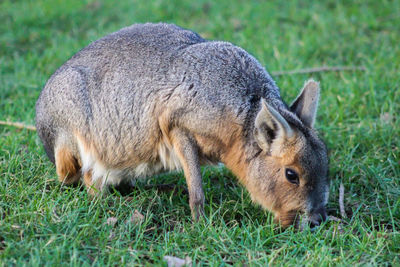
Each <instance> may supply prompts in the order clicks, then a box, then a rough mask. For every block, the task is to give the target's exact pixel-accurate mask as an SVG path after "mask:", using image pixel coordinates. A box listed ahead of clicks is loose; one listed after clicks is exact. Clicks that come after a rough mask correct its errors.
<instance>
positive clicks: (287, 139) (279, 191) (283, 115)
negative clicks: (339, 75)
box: [248, 80, 329, 227]
mask: <svg viewBox="0 0 400 267" xmlns="http://www.w3.org/2000/svg"><path fill="white" fill-rule="evenodd" d="M318 100H319V85H318V83H317V82H315V81H312V80H310V81H308V82H307V83H306V84H305V86H304V88H303V90H302V91H301V93H300V95H299V96H298V97H297V99H296V100H295V101H294V102H293V104H292V105H291V106H290V112H289V111H287V110H285V109H282V110H280V111H278V110H277V109H275V108H273V107H272V106H271V105H269V104H267V103H266V102H265V101H264V100H261V102H262V103H261V108H260V111H259V112H258V114H257V117H256V119H255V123H254V132H253V134H254V140H255V143H256V145H257V146H258V147H259V148H260V149H261V151H259V152H260V153H259V154H258V155H257V156H256V157H254V158H253V159H252V160H251V161H250V163H249V164H250V166H249V167H250V168H249V173H248V175H249V177H251V179H249V183H250V184H249V191H250V193H251V196H252V198H253V200H254V201H256V202H258V203H259V204H261V205H262V206H263V207H264V208H267V209H269V210H271V211H273V212H274V214H275V218H276V220H277V221H280V223H281V225H282V226H283V227H287V226H289V225H291V224H293V223H295V224H296V225H297V226H298V223H299V220H298V218H299V216H298V215H300V214H305V215H306V218H307V219H308V222H309V223H310V225H311V226H316V225H319V224H320V223H321V221H323V220H325V219H326V217H327V215H326V209H325V205H326V203H327V201H328V195H329V179H328V156H327V150H326V147H325V145H324V143H323V142H322V141H321V140H320V139H319V138H318V136H317V134H316V133H315V131H314V130H313V125H314V121H315V117H316V112H317V106H318ZM296 218H297V219H296Z"/></svg>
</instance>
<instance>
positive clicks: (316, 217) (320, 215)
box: [308, 207, 328, 228]
mask: <svg viewBox="0 0 400 267" xmlns="http://www.w3.org/2000/svg"><path fill="white" fill-rule="evenodd" d="M327 218H328V215H327V214H326V209H325V207H319V208H318V209H316V210H315V211H313V212H312V213H311V214H310V217H309V219H308V220H309V225H310V228H315V227H317V226H319V225H321V223H322V222H324V221H326V219H327Z"/></svg>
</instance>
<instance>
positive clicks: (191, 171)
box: [171, 129, 204, 221]
mask: <svg viewBox="0 0 400 267" xmlns="http://www.w3.org/2000/svg"><path fill="white" fill-rule="evenodd" d="M171 142H172V145H173V148H174V151H175V152H176V154H177V156H178V158H179V160H180V162H181V165H182V168H183V172H184V174H185V177H186V183H187V185H188V190H189V205H190V209H191V211H192V218H193V220H195V221H198V220H199V218H200V217H201V216H203V215H204V192H203V186H202V180H201V171H200V162H199V154H198V153H199V152H198V147H197V144H196V142H195V140H194V139H193V138H191V136H190V134H189V133H187V132H185V131H184V130H181V129H173V130H172V131H171Z"/></svg>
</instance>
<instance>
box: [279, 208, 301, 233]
mask: <svg viewBox="0 0 400 267" xmlns="http://www.w3.org/2000/svg"><path fill="white" fill-rule="evenodd" d="M302 217H303V216H302V212H301V211H295V210H293V211H288V212H285V213H283V214H281V215H280V216H277V217H275V222H276V223H279V224H280V225H281V227H282V228H283V229H286V228H288V227H290V226H292V225H293V226H294V228H296V229H299V227H300V226H301V220H302V219H301V218H302Z"/></svg>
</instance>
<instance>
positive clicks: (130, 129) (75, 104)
mask: <svg viewBox="0 0 400 267" xmlns="http://www.w3.org/2000/svg"><path fill="white" fill-rule="evenodd" d="M260 97H264V98H266V99H267V100H269V101H270V102H271V103H272V104H273V105H275V106H280V105H283V104H282V101H281V100H280V97H279V91H278V89H277V87H276V85H275V84H274V82H273V81H272V79H271V78H270V77H269V75H268V74H267V73H266V71H265V70H264V69H263V67H262V66H260V65H259V63H258V62H257V61H256V60H255V59H254V58H253V57H252V56H250V55H249V54H248V53H247V52H245V51H244V50H242V49H240V48H238V47H236V46H233V45H232V44H230V43H225V42H210V41H205V40H204V39H202V38H201V37H200V36H199V35H197V34H196V33H193V32H191V31H188V30H184V29H182V28H179V27H177V26H175V25H169V24H144V25H133V26H131V27H127V28H124V29H122V30H120V31H118V32H116V33H113V34H110V35H108V36H106V37H104V38H101V39H99V40H98V41H95V42H93V43H92V44H90V45H89V46H87V47H86V48H84V49H82V50H81V51H80V52H78V53H77V54H76V55H74V56H73V57H72V58H71V59H70V60H69V61H67V62H66V63H65V64H64V65H63V66H62V67H60V69H58V70H57V71H56V73H55V74H54V75H53V76H52V77H51V78H50V80H49V81H48V83H47V84H46V86H45V88H44V90H43V91H42V93H41V96H40V98H39V101H38V103H37V127H38V132H39V135H40V137H41V139H42V140H43V142H44V145H45V149H46V152H47V153H48V155H49V156H50V158H51V159H53V161H54V155H53V153H54V151H55V150H57V146H64V145H66V146H68V147H70V148H71V150H72V154H74V155H76V160H77V161H78V162H79V164H80V165H88V166H87V168H93V166H94V165H95V164H97V162H101V166H100V165H99V166H97V169H102V168H103V169H104V170H103V171H106V170H115V171H120V170H123V171H124V172H131V173H129V174H130V175H132V174H133V175H135V174H136V175H142V174H143V175H146V174H148V173H150V170H153V171H158V170H160V169H162V168H165V169H173V168H175V167H178V166H177V165H179V164H178V163H177V160H176V159H175V158H174V157H175V156H174V155H173V151H171V148H170V147H168V140H166V139H168V138H167V137H166V136H165V135H167V132H168V130H169V129H170V128H171V127H181V128H184V129H186V130H188V131H191V132H193V134H197V135H198V136H200V137H199V138H201V137H202V136H207V138H208V139H213V138H216V139H221V137H220V136H221V134H222V135H225V136H228V137H229V135H230V133H232V131H233V129H232V124H234V123H236V124H238V125H242V127H246V124H249V123H251V122H252V121H253V119H254V114H255V111H256V110H257V109H258V108H259V106H258V103H259V101H258V100H259V98H260ZM274 103H275V104H274ZM221 131H226V132H222V133H221ZM227 142H228V141H227ZM82 150H85V152H84V153H83V152H82ZM83 154H85V155H87V154H90V155H89V156H87V157H86V156H82V155H83ZM203 154H204V155H203V156H204V159H205V160H212V155H207V153H206V152H205V153H203ZM161 163H162V164H161ZM99 164H100V163H99ZM83 167H85V166H83ZM95 169H96V168H95ZM99 172H101V171H99ZM132 172H133V173H132Z"/></svg>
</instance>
